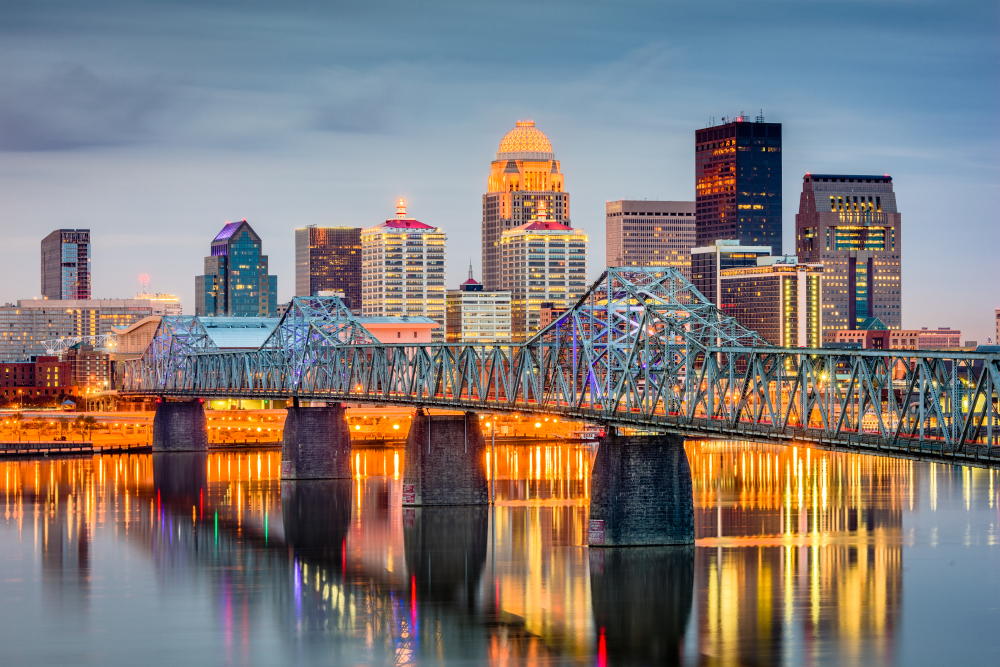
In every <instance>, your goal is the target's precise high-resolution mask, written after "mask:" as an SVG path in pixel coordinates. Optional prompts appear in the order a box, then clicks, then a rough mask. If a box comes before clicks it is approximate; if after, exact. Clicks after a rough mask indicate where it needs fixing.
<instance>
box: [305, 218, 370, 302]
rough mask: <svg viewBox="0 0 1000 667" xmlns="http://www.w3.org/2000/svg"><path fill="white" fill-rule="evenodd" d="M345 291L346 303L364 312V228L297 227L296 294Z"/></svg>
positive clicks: (311, 294)
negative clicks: (362, 240) (362, 264)
mask: <svg viewBox="0 0 1000 667" xmlns="http://www.w3.org/2000/svg"><path fill="white" fill-rule="evenodd" d="M321 291H324V292H326V291H333V292H343V293H344V304H345V305H346V306H347V307H348V308H350V309H351V310H352V311H355V312H356V313H357V314H360V313H361V228H360V227H316V226H315V225H310V226H308V227H303V228H301V229H296V230H295V296H315V295H316V294H318V293H319V292H321Z"/></svg>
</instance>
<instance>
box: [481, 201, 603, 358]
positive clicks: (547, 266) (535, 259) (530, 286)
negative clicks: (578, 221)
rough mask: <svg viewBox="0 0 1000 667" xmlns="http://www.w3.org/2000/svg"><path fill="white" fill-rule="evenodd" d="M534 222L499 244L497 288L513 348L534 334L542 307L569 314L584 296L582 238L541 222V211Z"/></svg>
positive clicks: (510, 232) (508, 234)
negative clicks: (505, 300)
mask: <svg viewBox="0 0 1000 667" xmlns="http://www.w3.org/2000/svg"><path fill="white" fill-rule="evenodd" d="M537 218H538V219H536V220H535V221H534V222H529V223H526V224H523V225H520V226H518V227H515V228H514V229H509V230H507V231H505V232H504V233H503V236H502V237H501V239H500V247H501V251H502V254H501V261H502V263H501V270H502V271H503V274H502V280H501V284H502V285H503V289H505V290H510V292H511V301H510V306H511V309H510V310H511V333H512V335H513V340H514V342H519V341H523V340H527V339H528V338H530V337H531V336H533V335H534V334H536V333H537V332H538V331H539V329H540V328H541V312H540V311H541V307H542V304H543V303H550V304H552V307H553V308H569V307H571V306H573V305H575V303H576V301H577V299H579V298H580V297H581V296H583V293H584V292H585V291H586V290H587V232H586V231H584V230H582V229H571V228H570V227H567V226H566V225H563V224H560V223H558V222H550V221H548V220H546V219H545V210H544V208H543V209H542V210H541V211H540V212H539V214H538V215H537Z"/></svg>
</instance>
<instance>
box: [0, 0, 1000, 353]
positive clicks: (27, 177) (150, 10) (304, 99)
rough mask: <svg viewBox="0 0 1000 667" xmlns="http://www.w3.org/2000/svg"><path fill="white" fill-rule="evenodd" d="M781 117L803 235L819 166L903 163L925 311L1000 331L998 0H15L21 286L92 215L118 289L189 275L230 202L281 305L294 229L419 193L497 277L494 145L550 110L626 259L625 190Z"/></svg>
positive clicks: (1, 189)
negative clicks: (711, 144)
mask: <svg viewBox="0 0 1000 667" xmlns="http://www.w3.org/2000/svg"><path fill="white" fill-rule="evenodd" d="M741 112H745V113H746V114H747V115H748V116H751V117H755V116H757V115H758V114H760V113H763V114H764V116H765V119H766V120H767V121H768V122H780V123H782V124H783V140H782V141H783V198H784V201H783V204H784V206H783V208H784V220H783V225H784V244H785V247H786V248H792V247H794V245H793V237H794V227H795V217H794V216H795V212H796V211H797V210H798V198H799V193H800V192H801V189H802V176H803V175H804V174H805V173H807V172H811V173H850V174H890V175H891V176H892V178H893V182H894V185H895V191H896V197H897V202H898V206H899V210H900V212H901V213H902V226H903V240H902V248H903V249H902V258H903V259H902V263H903V286H902V293H903V294H902V299H903V301H902V314H903V327H904V328H919V327H932V328H935V327H943V326H950V327H953V328H960V329H962V331H963V332H964V335H963V338H965V339H969V340H978V341H979V342H980V343H984V342H985V341H986V338H987V336H993V335H994V330H993V327H994V324H993V322H994V309H995V308H998V307H1000V261H998V249H1000V220H998V211H1000V122H998V119H1000V113H998V112H1000V3H997V2H996V1H995V0H992V1H986V2H978V1H968V2H966V1H963V2H961V3H955V2H920V1H905V2H904V1H898V2H880V1H874V0H873V1H870V2H850V1H844V0H840V1H838V2H813V1H808V0H796V1H794V2H785V1H767V0H764V1H760V2H745V1H744V2H711V1H704V2H698V3H694V2H690V3H688V2H685V3H680V2H663V1H659V2H638V1H637V2H628V1H618V2H606V1H601V2H583V1H577V2H557V1H548V0H535V2H527V3H522V2H517V1H513V0H512V1H508V2H488V3H487V2H469V1H465V2H431V1H427V2H412V1H409V2H380V1H378V0H369V1H366V2H356V1H353V2H336V1H327V2H294V1H288V2H280V3H278V2H273V3H266V2H254V1H240V2H236V1H231V2H219V1H213V0H198V1H190V2H182V1H172V2H152V1H146V0H127V1H121V2H116V1H110V0H103V1H94V2H91V1H88V0H31V1H28V2H14V1H11V0H0V303H4V302H15V301H16V300H18V299H27V298H32V297H36V296H37V295H38V294H39V292H40V277H39V265H40V254H41V252H40V247H39V243H40V241H41V239H42V238H43V237H44V236H45V235H46V234H48V233H49V232H51V231H52V230H54V229H59V228H89V229H90V230H91V239H92V244H93V250H92V253H93V260H92V270H93V295H94V296H95V297H101V298H126V297H131V296H133V295H135V294H136V293H137V292H139V291H140V289H141V284H140V280H139V276H140V275H142V274H146V275H148V276H149V279H150V280H149V290H150V291H159V292H169V293H175V294H178V295H179V296H180V297H181V299H182V302H183V304H184V307H185V312H186V313H189V314H190V313H193V311H194V277H195V276H196V275H199V274H201V273H203V261H204V260H203V258H204V256H205V255H207V254H208V252H209V244H210V242H211V240H212V238H213V237H214V236H215V234H216V233H217V232H218V231H219V229H220V228H221V227H222V226H223V225H224V224H225V222H226V221H228V220H239V219H242V218H246V219H247V221H249V222H250V224H251V225H252V226H253V228H254V229H255V230H256V231H257V233H258V234H259V235H260V236H261V237H262V239H263V245H264V251H265V252H266V253H267V255H268V256H269V258H270V268H271V272H272V273H276V274H277V275H278V298H279V302H281V301H286V300H288V299H289V298H291V296H292V293H293V290H294V234H293V230H294V229H295V228H297V227H303V226H305V225H311V224H315V225H319V226H341V225H346V226H358V227H368V226H372V225H375V224H378V223H379V222H381V221H383V220H385V219H387V218H391V217H394V214H395V202H396V200H397V199H398V198H400V197H402V198H404V199H406V201H407V205H408V212H409V213H410V214H411V215H412V216H413V217H416V218H417V219H419V220H421V221H423V222H427V223H430V224H434V225H437V226H440V227H443V228H444V229H445V231H446V232H447V234H448V245H447V264H448V268H447V270H448V282H449V285H451V286H452V287H454V286H457V285H458V283H459V282H461V281H462V280H464V279H465V277H466V274H467V272H468V265H469V262H470V260H471V261H472V263H473V266H474V270H475V273H476V276H477V277H479V260H480V236H479V230H480V224H481V216H482V209H481V197H482V194H483V193H484V192H485V189H486V179H487V176H488V174H489V168H490V161H491V160H493V159H494V156H495V153H496V150H497V146H498V145H499V142H500V140H501V138H502V137H503V135H504V134H505V133H506V132H507V131H509V130H510V129H512V128H513V127H514V123H515V121H516V120H519V119H532V120H534V121H535V122H536V124H537V127H538V128H539V129H540V130H542V131H543V132H545V133H546V134H547V135H548V137H549V139H550V140H551V142H552V145H553V149H554V151H555V153H556V158H557V159H559V160H560V161H561V163H562V171H563V173H564V174H565V184H566V190H567V191H568V192H569V193H570V213H571V218H572V223H573V226H574V227H579V228H583V229H586V230H587V231H588V232H589V233H590V248H589V262H588V270H589V273H590V278H591V279H595V278H596V277H597V276H598V275H599V274H600V272H601V270H602V269H603V268H604V256H605V255H604V206H605V202H606V201H609V200H615V199H621V198H632V199H644V198H645V199H679V200H693V199H694V132H695V130H697V129H699V128H702V127H705V126H706V125H708V124H709V122H710V121H711V119H713V118H714V119H715V120H716V121H718V120H719V119H720V118H722V117H723V116H734V115H737V114H739V113H741Z"/></svg>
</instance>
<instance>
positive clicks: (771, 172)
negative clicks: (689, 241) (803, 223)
mask: <svg viewBox="0 0 1000 667" xmlns="http://www.w3.org/2000/svg"><path fill="white" fill-rule="evenodd" d="M695 188H696V191H695V200H696V203H697V239H696V242H697V245H698V246H700V247H705V246H709V245H711V244H712V242H713V241H716V240H717V239H737V240H739V242H740V243H741V244H742V245H746V246H761V245H764V246H770V247H771V252H772V254H775V255H780V254H781V123H765V122H764V117H763V116H758V117H757V121H756V122H750V121H749V120H748V119H747V118H745V117H744V116H740V117H738V118H735V119H723V124H722V125H716V126H714V127H709V128H705V129H704V130H697V131H696V132H695Z"/></svg>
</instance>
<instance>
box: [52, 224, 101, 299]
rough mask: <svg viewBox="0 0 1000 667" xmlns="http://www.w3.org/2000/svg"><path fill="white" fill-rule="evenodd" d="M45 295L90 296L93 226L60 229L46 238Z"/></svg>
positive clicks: (64, 296) (62, 297) (61, 296)
mask: <svg viewBox="0 0 1000 667" xmlns="http://www.w3.org/2000/svg"><path fill="white" fill-rule="evenodd" d="M42 297H44V298H46V299H89V298H90V230H89V229H57V230H56V231H54V232H52V233H51V234H49V235H48V236H46V237H45V238H44V239H42Z"/></svg>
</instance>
